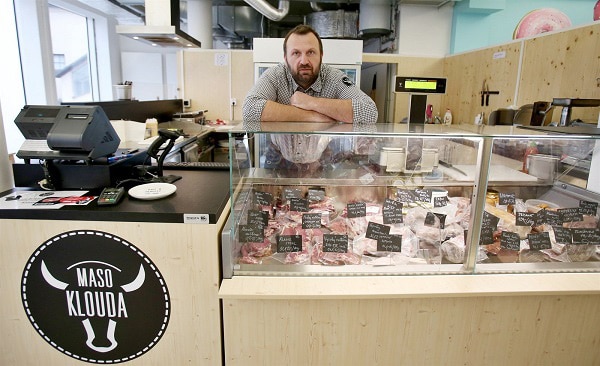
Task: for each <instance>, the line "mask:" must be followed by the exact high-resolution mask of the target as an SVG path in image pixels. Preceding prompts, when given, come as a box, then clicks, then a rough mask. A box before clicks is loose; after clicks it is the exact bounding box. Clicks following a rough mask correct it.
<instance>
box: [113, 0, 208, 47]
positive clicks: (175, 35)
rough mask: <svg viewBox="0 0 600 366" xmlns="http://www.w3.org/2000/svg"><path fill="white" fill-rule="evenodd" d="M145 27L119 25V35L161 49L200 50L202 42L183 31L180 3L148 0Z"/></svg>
mask: <svg viewBox="0 0 600 366" xmlns="http://www.w3.org/2000/svg"><path fill="white" fill-rule="evenodd" d="M145 13H146V14H145V18H146V24H144V25H117V28H116V30H117V33H118V34H121V35H124V36H127V37H130V38H133V39H135V40H139V41H142V42H145V43H147V44H150V45H152V46H160V47H179V48H200V46H201V44H200V41H198V40H197V39H195V38H194V37H192V36H190V35H189V34H187V33H186V32H184V31H183V30H182V29H181V26H180V22H181V20H180V16H179V1H177V0H171V1H164V0H146V1H145Z"/></svg>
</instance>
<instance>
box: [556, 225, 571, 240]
mask: <svg viewBox="0 0 600 366" xmlns="http://www.w3.org/2000/svg"><path fill="white" fill-rule="evenodd" d="M552 230H554V238H555V239H556V242H557V243H559V244H571V243H573V233H572V232H571V229H569V228H566V227H562V226H553V227H552Z"/></svg>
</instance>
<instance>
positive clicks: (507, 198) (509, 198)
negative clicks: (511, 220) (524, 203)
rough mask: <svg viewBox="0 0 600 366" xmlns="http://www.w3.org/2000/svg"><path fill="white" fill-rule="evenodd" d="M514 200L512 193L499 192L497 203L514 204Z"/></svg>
mask: <svg viewBox="0 0 600 366" xmlns="http://www.w3.org/2000/svg"><path fill="white" fill-rule="evenodd" d="M515 202H516V198H515V194H514V193H502V192H500V197H498V204H499V205H514V204H515Z"/></svg>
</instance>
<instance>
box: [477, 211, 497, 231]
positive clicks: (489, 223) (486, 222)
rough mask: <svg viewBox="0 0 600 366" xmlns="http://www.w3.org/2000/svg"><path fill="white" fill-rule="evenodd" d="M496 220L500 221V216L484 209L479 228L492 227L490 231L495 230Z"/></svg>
mask: <svg viewBox="0 0 600 366" xmlns="http://www.w3.org/2000/svg"><path fill="white" fill-rule="evenodd" d="M498 222H500V218H499V217H498V216H494V215H492V214H491V213H489V212H487V211H484V212H483V218H482V220H481V228H482V229H483V228H488V229H492V231H494V230H496V227H497V226H498Z"/></svg>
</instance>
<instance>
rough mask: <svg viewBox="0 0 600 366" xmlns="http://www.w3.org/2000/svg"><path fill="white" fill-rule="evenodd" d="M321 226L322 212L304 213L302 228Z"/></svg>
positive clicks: (317, 227)
mask: <svg viewBox="0 0 600 366" xmlns="http://www.w3.org/2000/svg"><path fill="white" fill-rule="evenodd" d="M320 227H321V214H320V213H318V212H317V213H305V214H302V228H303V229H319V228H320Z"/></svg>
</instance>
